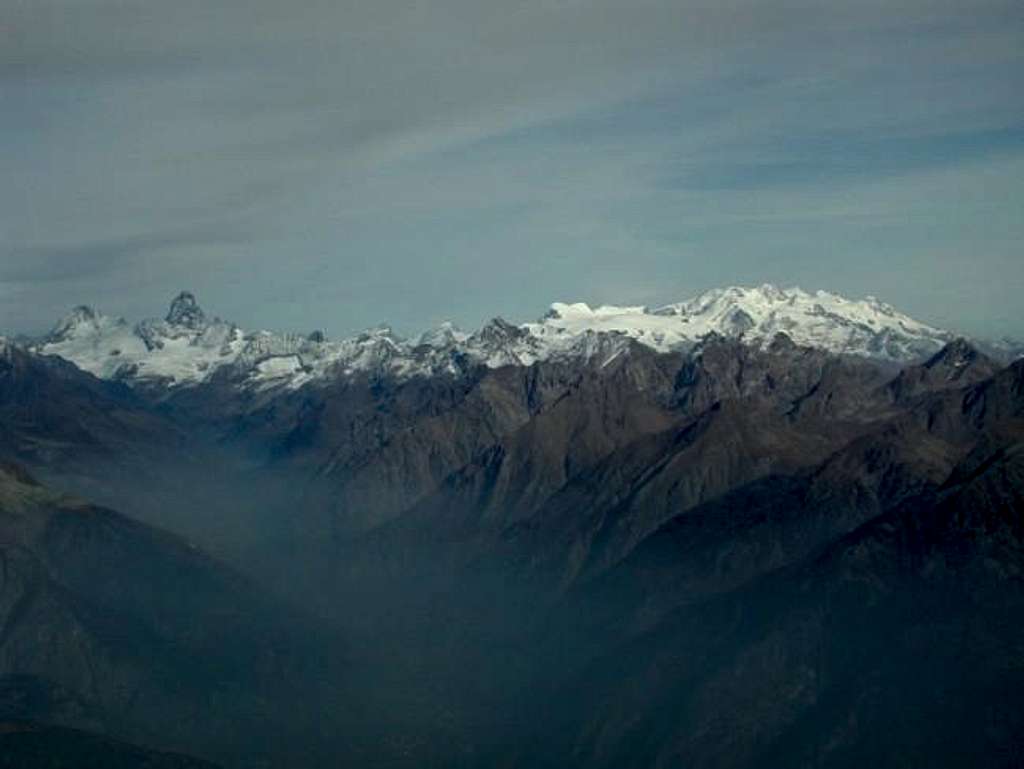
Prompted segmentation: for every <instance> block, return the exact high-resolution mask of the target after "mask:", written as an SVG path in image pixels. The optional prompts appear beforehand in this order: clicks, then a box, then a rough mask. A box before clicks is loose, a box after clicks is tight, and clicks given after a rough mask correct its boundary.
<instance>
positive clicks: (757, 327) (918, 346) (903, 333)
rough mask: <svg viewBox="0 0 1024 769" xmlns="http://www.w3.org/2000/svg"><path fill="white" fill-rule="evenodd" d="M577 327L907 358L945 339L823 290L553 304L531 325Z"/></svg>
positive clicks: (656, 339) (555, 331)
mask: <svg viewBox="0 0 1024 769" xmlns="http://www.w3.org/2000/svg"><path fill="white" fill-rule="evenodd" d="M582 328H591V329H595V330H600V331H607V332H610V331H615V332H620V333H623V334H626V335H628V336H630V337H632V338H634V339H636V340H637V341H639V342H641V343H643V344H646V345H648V346H650V347H653V348H655V349H658V350H672V349H679V348H681V347H685V346H686V345H689V344H692V343H694V342H695V341H697V340H698V339H700V338H702V337H705V336H707V335H708V334H711V333H717V334H721V335H722V336H725V337H729V338H741V339H742V340H743V341H745V342H748V343H751V344H757V345H760V346H767V345H769V344H770V343H771V340H772V339H773V338H774V337H775V335H776V334H779V333H782V334H785V335H786V336H788V337H790V338H791V339H792V340H793V341H794V342H796V343H797V344H802V345H809V346H813V347H820V348H823V349H826V350H829V351H831V352H839V353H849V354H859V355H865V356H869V357H882V358H887V359H892V360H910V359H915V358H920V357H924V356H926V355H929V354H931V353H934V352H935V351H937V350H938V349H940V348H941V347H942V345H943V344H945V342H946V341H948V340H949V339H951V338H952V335H951V334H949V333H948V332H945V331H942V330H939V329H935V328H932V327H930V326H927V325H925V324H922V323H919V322H916V321H914V319H913V318H911V317H908V316H907V315H904V314H902V313H900V312H898V311H896V310H895V309H894V308H893V307H892V306H890V305H888V304H885V303H884V302H881V301H879V300H878V299H874V298H872V297H869V298H866V299H862V300H851V299H847V298H845V297H842V296H840V295H838V294H833V293H829V292H826V291H817V292H814V293H810V292H807V291H804V290H802V289H800V288H792V289H779V288H777V287H775V286H771V285H764V286H759V287H756V288H743V287H739V286H731V287H728V288H724V289H714V290H711V291H706V292H703V293H702V294H699V295H697V296H696V297H693V298H692V299H688V300H686V301H683V302H679V303H677V304H670V305H667V306H665V307H660V308H657V309H653V310H651V309H647V308H645V307H598V308H596V309H591V308H590V307H588V306H587V305H586V304H555V305H552V308H551V311H549V313H548V314H547V315H546V316H545V317H544V318H543V319H542V321H541V322H540V324H537V325H535V327H534V330H535V333H537V334H539V335H541V336H548V337H553V336H557V335H561V334H566V333H569V334H571V333H579V330H580V329H582Z"/></svg>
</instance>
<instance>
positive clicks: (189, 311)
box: [36, 285, 953, 388]
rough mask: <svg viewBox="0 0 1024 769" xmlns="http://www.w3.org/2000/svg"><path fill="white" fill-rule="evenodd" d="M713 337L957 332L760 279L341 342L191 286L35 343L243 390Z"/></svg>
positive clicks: (84, 312) (894, 347)
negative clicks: (215, 299)
mask: <svg viewBox="0 0 1024 769" xmlns="http://www.w3.org/2000/svg"><path fill="white" fill-rule="evenodd" d="M709 335H720V336H723V337H726V338H732V339H741V340H742V341H744V342H745V343H748V344H753V345H757V346H760V347H763V348H766V349H767V348H771V346H772V345H773V344H775V345H777V344H779V342H778V340H779V339H785V340H791V342H792V343H795V344H800V345H807V346H813V347H818V348H822V349H825V350H828V351H831V352H835V353H848V354H854V355H862V356H866V357H873V358H880V359H886V360H892V361H898V362H909V361H914V360H922V359H925V358H927V357H928V356H930V355H933V354H934V353H936V352H937V351H938V350H940V349H941V348H942V347H943V346H944V345H945V344H946V343H947V342H948V341H950V340H952V339H953V335H952V334H950V333H948V332H946V331H942V330H940V329H936V328H933V327H931V326H928V325H926V324H923V323H920V322H918V321H915V320H913V319H912V318H910V317H908V316H906V315H904V314H902V313H900V312H898V311H897V310H895V309H894V308H893V307H892V306H890V305H888V304H885V303H884V302H881V301H879V300H877V299H875V298H873V297H868V298H865V299H861V300H851V299H847V298H844V297H842V296H839V295H838V294H833V293H829V292H827V291H816V292H807V291H804V290H802V289H800V288H790V289H781V288H777V287H776V286H772V285H762V286H757V287H754V288H743V287H739V286H731V287H728V288H721V289H714V290H711V291H705V292H704V293H702V294H699V295H698V296H695V297H693V298H691V299H688V300H686V301H683V302H679V303H676V304H670V305H667V306H665V307H660V308H656V309H650V308H648V307H643V306H615V305H602V306H599V307H591V306H590V305H588V304H584V303H579V302H578V303H555V304H553V305H551V308H550V310H549V311H548V312H547V314H545V315H544V316H543V317H542V318H541V319H540V320H538V321H536V322H532V323H523V324H515V323H510V322H508V321H506V320H503V319H501V318H495V319H494V320H492V321H490V322H489V323H487V324H485V325H484V326H483V327H482V328H480V329H479V330H477V331H475V332H473V333H465V332H463V331H460V330H459V329H457V328H456V327H455V326H453V325H452V324H450V323H445V324H441V325H440V326H438V327H436V328H434V329H431V330H429V331H427V332H425V333H423V334H420V335H418V336H415V337H413V338H412V339H408V340H407V339H404V338H402V337H401V336H399V335H398V334H396V333H395V332H394V331H393V330H392V329H390V328H389V327H387V326H379V327H377V328H373V329H369V330H367V331H365V332H363V333H361V334H359V335H357V336H354V337H352V338H349V339H342V340H338V341H333V340H330V341H329V340H327V338H326V337H325V336H324V335H323V334H322V333H319V332H316V333H314V334H311V335H309V336H303V335H299V334H277V333H273V332H270V331H255V332H246V331H243V330H241V329H239V328H238V327H237V326H235V325H233V324H230V323H226V322H223V321H220V320H217V319H213V320H211V319H210V318H209V317H208V316H207V315H206V314H205V313H204V312H203V310H202V309H201V308H200V306H199V303H198V302H197V300H196V297H195V296H194V295H193V294H191V293H189V292H182V293H181V294H179V295H178V296H177V297H176V298H175V299H174V301H173V302H172V303H171V308H170V311H169V312H168V314H167V316H166V317H165V318H163V319H159V318H154V319H149V320H144V321H142V322H140V323H138V324H137V325H135V326H134V327H133V326H130V325H129V324H128V323H127V322H126V321H125V320H123V319H120V318H111V317H109V316H106V315H103V314H102V313H99V312H97V311H96V310H94V309H91V308H88V307H79V308H76V309H75V310H74V311H72V313H71V314H70V315H69V316H68V317H67V318H65V319H63V320H62V321H61V322H60V323H59V324H58V325H57V327H56V328H55V329H54V332H53V333H52V334H51V335H50V336H49V337H47V338H46V339H45V340H44V341H43V342H42V343H40V344H39V345H37V346H36V349H37V350H39V351H41V352H45V353H48V354H55V355H60V356H62V357H64V358H67V359H68V360H71V361H72V362H74V363H76V364H77V365H78V366H79V367H80V368H83V369H85V370H87V371H90V372H91V373H93V374H96V375H97V376H101V377H105V378H120V379H124V380H126V381H130V382H153V381H159V382H162V383H165V384H168V385H171V386H177V385H184V384H195V383H200V382H204V381H208V380H209V379H210V378H212V377H213V376H214V375H219V374H223V375H224V376H227V377H229V378H230V380H231V381H235V382H238V383H239V384H240V385H241V386H245V387H256V388H264V387H275V388H276V387H289V388H295V387H299V386H301V385H304V384H307V383H309V382H313V381H326V380H329V379H331V378H337V377H348V376H355V375H367V376H373V377H392V378H399V379H401V378H409V377H414V376H429V375H435V374H440V373H447V374H455V375H457V374H459V373H460V372H464V371H466V370H468V368H470V367H473V366H481V365H482V366H488V367H492V368H496V367H501V366H508V365H531V364H533V363H535V362H537V361H543V360H552V359H571V360H581V359H582V360H588V361H595V360H596V361H598V362H599V363H600V364H602V365H603V364H604V363H605V362H608V361H611V360H613V359H615V358H617V357H618V356H619V355H621V354H623V352H625V351H626V349H627V348H628V347H629V345H631V344H640V345H644V346H646V347H649V348H652V349H654V350H657V351H659V352H669V351H686V350H690V349H692V348H693V347H694V346H695V345H697V344H698V343H699V342H700V340H702V339H705V338H707V337H708V336H709ZM780 335H781V336H780ZM787 343H788V342H787Z"/></svg>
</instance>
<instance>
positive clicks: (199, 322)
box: [167, 291, 206, 328]
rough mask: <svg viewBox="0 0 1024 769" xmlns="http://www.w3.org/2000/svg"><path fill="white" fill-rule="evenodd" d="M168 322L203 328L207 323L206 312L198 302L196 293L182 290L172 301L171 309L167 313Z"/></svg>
mask: <svg viewBox="0 0 1024 769" xmlns="http://www.w3.org/2000/svg"><path fill="white" fill-rule="evenodd" d="M167 322H168V323H170V324H171V325H172V326H185V327H187V328H202V327H203V326H205V325H206V313H204V312H203V309H202V308H201V307H200V306H199V303H198V302H196V297H195V295H194V294H192V293H191V292H189V291H182V292H181V293H180V294H178V295H177V296H176V297H175V298H174V301H173V302H171V309H170V311H169V312H168V313H167Z"/></svg>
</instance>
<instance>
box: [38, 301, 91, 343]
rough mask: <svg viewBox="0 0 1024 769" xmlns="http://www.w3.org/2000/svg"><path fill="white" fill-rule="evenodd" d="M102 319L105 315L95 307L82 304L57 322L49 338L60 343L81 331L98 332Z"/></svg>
mask: <svg viewBox="0 0 1024 769" xmlns="http://www.w3.org/2000/svg"><path fill="white" fill-rule="evenodd" d="M102 318H103V314H102V313H100V312H99V311H98V310H97V309H96V308H95V307H92V306H90V305H87V304H80V305H78V306H76V307H74V308H72V309H71V311H70V312H69V313H68V314H67V315H65V316H64V317H63V318H61V319H60V320H59V321H57V323H56V325H55V326H54V327H53V330H52V331H50V333H49V335H48V337H47V338H48V339H49V340H52V341H58V340H61V339H65V338H67V337H68V336H70V335H72V334H74V333H76V332H78V331H79V330H81V329H88V330H96V329H97V328H98V327H99V324H100V321H101V319H102Z"/></svg>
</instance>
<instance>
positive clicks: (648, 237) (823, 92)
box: [0, 0, 1024, 333]
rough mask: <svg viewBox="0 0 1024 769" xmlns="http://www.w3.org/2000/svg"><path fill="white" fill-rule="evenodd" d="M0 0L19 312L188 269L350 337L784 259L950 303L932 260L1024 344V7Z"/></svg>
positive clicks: (117, 296)
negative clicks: (1000, 306) (998, 304)
mask: <svg viewBox="0 0 1024 769" xmlns="http://www.w3.org/2000/svg"><path fill="white" fill-rule="evenodd" d="M0 19H2V21H0V111H2V114H3V116H4V117H3V119H2V121H0V140H2V141H3V145H2V146H3V151H2V153H0V175H2V178H3V179H4V184H3V185H0V281H5V282H7V283H8V284H13V283H17V288H16V289H15V288H12V287H11V285H8V286H7V287H6V288H7V291H6V293H5V299H4V310H3V312H4V318H3V320H4V322H5V323H7V324H8V325H10V324H15V325H17V324H22V325H38V324H40V323H42V322H43V320H42V317H43V316H44V315H46V314H50V313H56V312H57V311H58V310H59V309H60V308H59V307H58V305H63V304H64V303H66V302H67V301H68V299H69V298H70V297H72V296H73V294H74V293H75V291H79V292H81V293H91V294H92V295H93V296H96V297H97V299H98V300H99V301H101V303H104V304H108V305H109V306H110V307H111V309H112V310H113V311H116V312H125V313H129V312H130V311H132V310H134V309H136V308H137V307H138V306H140V305H141V304H143V303H145V302H148V303H150V304H152V305H154V306H155V305H159V304H161V303H162V302H163V301H164V298H165V297H164V295H165V294H167V293H168V292H170V291H172V290H176V289H177V288H179V287H181V286H182V285H184V284H186V283H188V284H198V285H199V286H201V287H202V288H203V289H204V290H205V291H206V292H208V294H209V297H208V299H209V301H210V302H211V303H213V304H214V305H216V306H215V308H214V309H215V311H218V312H220V313H221V314H224V315H227V316H231V317H234V318H237V319H238V320H240V321H242V322H246V323H267V324H279V325H283V326H289V327H295V328H306V327H310V326H312V325H322V324H327V325H330V326H332V327H333V328H334V329H335V330H336V331H337V332H338V333H344V332H345V331H350V330H353V329H355V328H357V327H360V326H363V325H368V324H370V323H375V322H378V321H380V320H383V319H391V320H393V321H394V322H396V323H397V324H398V325H400V326H402V325H404V326H407V327H408V328H410V329H412V328H415V327H418V326H420V325H423V324H425V323H428V322H430V321H432V320H437V319H439V316H440V315H442V314H443V315H448V316H452V317H454V318H455V319H456V320H459V321H462V322H464V323H474V322H477V321H479V320H480V319H482V317H483V316H485V315H487V314H490V313H493V312H503V313H506V314H509V315H512V316H520V317H522V316H528V315H531V314H536V313H537V312H540V311H541V309H542V305H543V304H544V303H545V302H546V301H549V300H553V299H556V298H566V297H569V298H575V297H577V296H580V297H581V298H586V299H618V300H621V301H648V300H649V298H650V294H651V293H652V292H655V293H656V292H657V291H658V290H661V291H664V292H666V294H667V293H668V292H675V291H679V292H682V291H689V290H696V289H699V288H702V287H704V286H706V285H710V284H714V283H722V282H744V281H749V280H758V281H760V280H765V279H772V280H778V281H781V282H797V283H803V284H808V285H814V284H819V285H821V284H827V285H829V286H830V287H832V288H835V289H838V290H848V291H852V292H855V293H856V292H865V291H866V292H872V293H877V294H882V295H886V296H887V298H889V299H891V300H893V301H897V302H900V303H903V304H906V305H909V306H911V307H912V308H913V309H915V310H917V311H920V312H921V313H922V314H924V315H925V316H929V317H932V318H938V317H939V316H943V319H945V318H946V317H948V316H949V315H950V312H949V308H950V302H949V299H948V296H949V294H948V292H947V293H942V291H937V289H935V287H934V285H930V286H923V285H922V282H921V279H920V276H919V275H918V274H916V273H915V271H919V270H921V268H922V265H923V266H924V267H925V268H927V267H928V266H929V264H931V265H932V267H933V268H932V269H926V270H925V272H927V274H928V281H930V283H931V284H940V283H942V282H943V281H947V282H948V286H947V288H948V289H949V290H950V291H952V290H954V289H955V290H956V291H959V292H960V295H961V296H962V302H961V303H960V304H962V306H963V310H962V311H961V312H960V313H959V315H957V316H956V317H951V318H950V320H951V321H954V322H958V323H962V324H964V325H968V326H972V327H973V328H976V329H986V330H987V329H992V330H994V331H1004V330H1005V331H1010V332H1014V333H1020V332H1024V329H1003V328H1002V325H1005V323H1006V321H1005V318H1003V319H999V320H997V319H995V316H994V315H992V314H988V315H986V314H985V311H984V308H985V307H986V306H991V305H992V304H993V301H994V300H996V299H1000V300H1001V299H1004V298H1005V296H1006V295H1008V292H1009V291H1010V290H1011V287H1014V286H1020V283H1021V281H1022V271H1024V267H1022V266H1021V265H1022V264H1024V259H1022V260H1019V261H1017V262H1013V261H1012V260H1008V259H1007V258H1006V254H1007V253H1009V252H1010V251H1012V250H1013V249H1014V248H1016V249H1017V251H1018V252H1019V247H1020V243H1021V242H1022V241H1024V225H1020V224H1016V223H1014V222H1015V221H1016V218H1017V217H1016V213H1017V212H1019V206H1020V200H1021V198H1022V196H1024V181H1021V177H1020V176H1019V175H1016V176H1015V174H1016V173H1017V170H1018V169H1019V167H1020V163H1021V157H1022V153H1024V102H1022V101H1021V100H1020V98H1019V94H1020V92H1021V91H1022V90H1024V10H1022V8H1021V6H1020V4H1019V3H1013V2H1005V1H1003V0H979V2H973V3H971V4H969V5H965V4H963V3H959V2H952V1H951V0H898V1H897V2H886V3H882V2H880V1H876V0H867V1H866V2H861V3H854V4H850V3H838V2H836V3H821V2H811V1H810V0H797V1H796V2H788V1H787V2H778V3H765V2H760V1H759V0H725V1H724V2H717V3H714V4H709V3H700V2H688V1H684V2H679V0H640V2H635V3H622V2H619V1H618V0H616V1H615V2H613V1H612V0H579V1H576V2H564V1H559V0H525V2H518V3H504V2H480V0H476V1H475V2H471V1H470V0H439V1H438V2H435V3H418V2H411V0H380V1H379V2H375V3H366V2H356V0H347V1H342V2H328V0H303V1H301V2H296V3H280V2H277V0H245V1H244V2H243V0H214V1H213V2H210V1H209V0H207V1H206V2H199V0H182V1H181V2H177V3H170V2H165V1H164V0H131V2H125V3H109V2H106V0H33V2H31V3H17V4H9V7H7V8H5V9H4V10H3V11H2V12H0ZM996 190H998V191H999V192H998V195H997V194H996V193H995V191H996ZM954 252H957V253H962V254H963V255H964V256H963V263H964V264H967V263H968V260H970V264H971V268H970V269H971V271H972V274H974V275H976V276H978V278H977V279H976V280H974V281H972V282H969V283H967V284H965V283H964V282H963V281H962V280H960V279H959V277H957V276H958V275H959V271H958V270H957V269H956V268H954V267H951V266H950V265H951V264H952V263H953V261H955V260H952V258H951V257H950V254H951V253H954ZM928 254H935V255H936V256H934V257H929V256H928ZM929 259H931V260H932V261H931V262H929ZM882 262H884V264H883V263H882ZM851 264H863V265H867V266H866V267H864V268H863V269H854V268H853V267H851V266H850V265H851ZM940 264H941V265H942V269H941V270H938V269H936V268H935V267H936V266H937V265H940ZM239 265H245V267H244V268H241V267H239ZM872 269H876V270H877V273H876V274H875V275H873V276H872V275H870V274H869V273H870V271H871V270H872ZM944 275H948V276H949V277H948V278H946V277H943V276H944ZM58 283H59V284H60V289H59V290H58V289H57V288H55V286H56V285H57V284H58ZM164 284H173V285H164ZM943 285H945V284H943ZM943 290H945V289H943ZM940 294H941V295H942V297H943V298H942V301H941V302H939V301H937V300H936V298H935V297H936V296H939V295H940ZM299 298H301V301H297V299H299ZM656 298H657V299H671V298H673V297H672V296H667V295H663V296H660V297H656ZM72 301H75V300H72ZM154 311H156V309H154ZM954 314H955V313H954ZM997 326H999V328H997Z"/></svg>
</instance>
